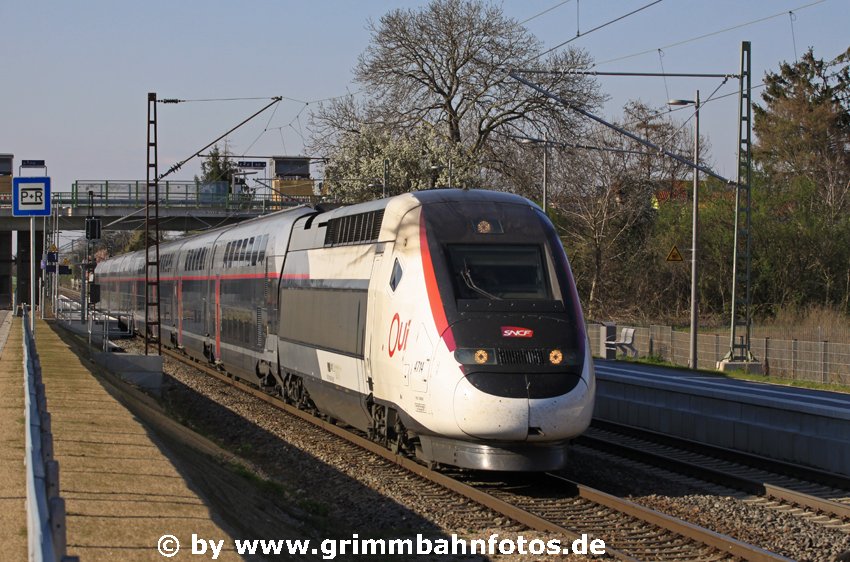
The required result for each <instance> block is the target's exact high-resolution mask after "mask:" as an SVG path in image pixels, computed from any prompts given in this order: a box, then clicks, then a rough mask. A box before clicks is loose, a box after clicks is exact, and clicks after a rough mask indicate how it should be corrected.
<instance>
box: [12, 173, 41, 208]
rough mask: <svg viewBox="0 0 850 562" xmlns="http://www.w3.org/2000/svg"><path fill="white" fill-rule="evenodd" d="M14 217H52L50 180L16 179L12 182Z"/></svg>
mask: <svg viewBox="0 0 850 562" xmlns="http://www.w3.org/2000/svg"><path fill="white" fill-rule="evenodd" d="M12 215H13V216H16V217H46V216H49V215H50V178H48V177H40V178H38V177H27V178H14V180H13V182H12Z"/></svg>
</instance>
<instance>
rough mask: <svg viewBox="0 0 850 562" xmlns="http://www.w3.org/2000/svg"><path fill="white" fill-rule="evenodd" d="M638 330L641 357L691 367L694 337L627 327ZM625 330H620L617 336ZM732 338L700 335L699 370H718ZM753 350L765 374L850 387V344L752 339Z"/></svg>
mask: <svg viewBox="0 0 850 562" xmlns="http://www.w3.org/2000/svg"><path fill="white" fill-rule="evenodd" d="M627 327H630V328H631V327H633V328H635V338H634V347H635V349H637V352H638V356H639V357H652V358H657V359H659V360H662V361H667V362H670V363H674V364H676V365H682V366H685V365H687V364H688V354H689V351H690V334H689V333H688V332H680V331H676V330H674V329H673V328H672V327H671V326H649V327H645V326H627ZM622 328H623V326H619V327H617V331H616V333H617V335H618V336H619V334H620V330H621V329H622ZM601 330H603V326H602V325H600V324H589V325H588V334H589V335H590V342H591V349H592V350H593V353H594V355H597V356H598V355H602V351H601V342H600V331H601ZM729 344H730V342H729V336H728V335H722V334H698V335H697V366H698V367H699V368H700V369H715V368H716V366H717V362H718V361H721V360H722V359H723V358H724V357H725V355H726V353H727V352H728V351H729V347H730V345H729ZM750 344H751V345H750V348H751V351H752V353H753V355H754V356H755V357H756V359H757V360H758V361H759V362H761V363H762V366H763V368H764V372H765V374H767V375H769V376H772V377H777V378H785V379H792V380H800V381H811V382H818V383H833V384H842V385H850V344H848V343H834V342H829V341H804V340H796V339H774V338H770V337H761V338H755V337H754V338H752V339H751V342H750Z"/></svg>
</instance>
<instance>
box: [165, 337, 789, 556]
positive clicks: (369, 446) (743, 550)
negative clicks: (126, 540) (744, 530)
mask: <svg viewBox="0 0 850 562" xmlns="http://www.w3.org/2000/svg"><path fill="white" fill-rule="evenodd" d="M163 353H164V354H166V355H168V356H169V357H171V358H173V359H175V360H177V361H180V362H182V363H184V364H187V365H190V366H192V367H194V368H197V369H198V370H200V371H203V372H204V373H207V374H209V375H211V376H213V377H214V378H216V379H218V380H220V381H222V382H224V383H227V384H230V385H231V386H233V387H235V388H237V389H239V390H241V391H243V392H245V393H247V394H250V395H251V396H254V397H256V398H259V399H260V400H263V401H264V402H266V403H268V404H270V405H271V406H274V407H275V408H278V409H280V410H282V411H284V412H286V413H288V414H291V415H293V416H295V417H297V418H299V419H302V420H304V421H306V422H309V423H311V424H313V425H315V426H318V427H320V428H322V429H324V430H326V431H328V432H330V433H332V434H333V435H336V436H338V437H340V438H342V439H344V440H346V441H348V442H350V443H353V444H355V445H357V446H359V447H361V448H363V449H365V450H367V451H369V452H371V453H374V454H376V455H378V456H380V457H381V458H383V459H385V460H387V461H390V462H392V463H394V464H396V465H397V466H400V467H402V468H404V469H406V470H408V471H410V472H412V473H414V474H416V475H417V476H420V477H422V478H424V479H426V480H428V481H430V482H433V483H435V484H438V485H440V486H443V487H445V488H446V489H449V490H451V491H453V492H455V493H457V494H459V495H461V496H463V497H466V498H467V499H469V500H471V501H474V502H476V503H478V504H480V505H483V506H485V507H488V508H490V509H492V510H494V511H497V512H499V513H501V514H502V515H505V516H506V517H508V518H510V519H512V520H513V521H516V522H517V523H520V524H522V525H525V526H527V527H529V528H531V529H534V530H537V531H543V532H550V533H554V534H558V535H562V536H564V537H568V538H569V539H570V540H575V539H578V538H581V533H578V532H576V531H573V530H570V529H567V528H565V527H562V526H560V525H558V524H556V523H554V522H552V521H549V520H547V519H545V518H544V517H541V516H539V515H537V514H534V513H532V512H530V511H527V510H525V509H522V508H520V507H517V506H515V505H512V504H510V503H508V502H506V501H504V500H502V499H499V498H496V497H494V496H492V495H491V494H488V493H487V492H484V491H482V490H479V489H477V488H475V487H473V486H470V485H468V484H464V483H462V482H459V481H458V480H456V479H454V478H451V477H449V476H447V475H445V474H441V473H439V472H435V471H433V470H430V469H428V468H427V467H425V466H423V465H421V464H419V463H417V462H415V461H413V460H411V459H410V458H408V457H405V456H403V455H399V454H396V453H393V452H392V451H390V450H389V449H387V448H385V447H383V446H381V445H379V444H378V443H375V442H374V441H370V440H368V439H366V438H364V437H361V436H359V435H357V434H354V433H352V432H350V431H347V430H345V429H342V428H341V427H338V426H336V425H334V424H331V423H329V422H327V421H325V420H322V419H320V418H318V417H316V416H314V415H312V414H310V413H308V412H305V411H303V410H299V409H298V408H295V407H294V406H291V405H289V404H286V403H285V402H283V401H282V400H280V399H279V398H277V397H275V396H272V395H270V394H268V393H266V392H263V391H262V390H259V389H257V388H256V387H254V386H252V385H249V384H246V383H244V382H242V381H241V380H239V379H237V378H236V377H234V376H231V375H228V374H225V373H223V372H220V371H218V370H216V369H213V368H211V367H207V366H205V365H203V364H202V363H198V362H196V361H194V360H192V359H190V358H188V357H187V356H186V355H185V354H182V353H178V352H175V351H173V350H171V349H167V348H163ZM549 476H550V477H551V478H556V479H558V480H559V481H560V482H562V483H563V484H565V485H569V486H572V487H574V489H575V491H576V493H575V495H577V496H579V497H582V498H584V499H586V500H588V501H590V502H593V503H597V504H599V505H603V506H605V507H608V508H609V509H612V510H614V511H617V512H619V513H623V514H625V515H629V516H631V517H634V518H636V519H638V520H641V521H644V522H646V523H650V524H652V525H654V526H656V527H660V528H662V529H665V530H667V531H670V532H673V533H676V534H678V535H680V536H683V537H687V538H690V539H693V540H695V541H697V542H699V543H701V544H704V545H706V546H709V547H712V548H715V549H717V550H719V551H721V552H725V553H729V554H731V555H733V556H737V557H740V558H742V559H744V560H750V561H753V562H769V561H772V562H791V559H790V558H785V557H782V556H779V555H777V554H774V553H771V552H768V551H766V550H764V549H762V548H759V547H756V546H753V545H749V544H746V543H744V542H741V541H738V540H736V539H733V538H731V537H728V536H725V535H721V534H719V533H716V532H714V531H711V530H709V529H704V528H702V527H699V526H697V525H694V524H692V523H688V522H686V521H681V520H679V519H676V518H675V517H672V516H669V515H666V514H663V513H660V512H658V511H655V510H652V509H649V508H647V507H643V506H641V505H638V504H636V503H633V502H630V501H628V500H625V499H622V498H618V497H616V496H612V495H610V494H606V493H604V492H601V491H599V490H595V489H593V488H590V487H588V486H584V485H582V484H578V483H575V482H571V481H569V480H567V479H565V478H563V477H560V476H557V475H549ZM606 555H607V556H609V557H613V558H616V559H618V560H627V561H636V560H637V559H635V558H634V557H632V556H630V555H628V554H627V553H625V552H622V551H620V550H618V549H614V548H611V547H608V546H606Z"/></svg>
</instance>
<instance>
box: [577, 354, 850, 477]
mask: <svg viewBox="0 0 850 562" xmlns="http://www.w3.org/2000/svg"><path fill="white" fill-rule="evenodd" d="M595 366H596V375H597V385H598V386H597V398H596V410H595V412H594V416H595V417H596V418H598V419H600V420H603V421H610V422H614V423H618V424H623V425H631V426H635V427H638V428H641V429H648V430H651V431H656V432H658V433H665V434H669V435H673V436H676V437H681V438H685V439H690V440H693V441H697V442H700V443H707V444H710V445H715V446H718V447H725V448H728V449H734V450H739V451H744V452H748V453H754V454H757V455H761V456H765V457H768V458H773V459H777V460H784V461H789V462H793V463H797V464H802V465H806V466H811V467H814V468H819V469H821V470H825V471H828V472H835V473H838V474H844V475H850V394H844V393H838V392H828V391H821V390H811V389H806V388H798V387H789V386H783V385H778V384H768V383H759V382H751V381H744V380H735V379H730V378H725V377H722V376H719V375H712V374H709V373H704V372H699V371H691V370H687V369H670V368H664V367H654V366H648V365H638V364H635V363H629V362H622V361H608V360H596V361H595Z"/></svg>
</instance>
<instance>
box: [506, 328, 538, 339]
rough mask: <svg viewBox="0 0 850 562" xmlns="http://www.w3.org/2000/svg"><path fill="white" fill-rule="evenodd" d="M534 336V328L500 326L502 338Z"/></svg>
mask: <svg viewBox="0 0 850 562" xmlns="http://www.w3.org/2000/svg"><path fill="white" fill-rule="evenodd" d="M533 336H534V330H531V329H529V328H520V327H518V326H502V337H503V338H530V337H533Z"/></svg>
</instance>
